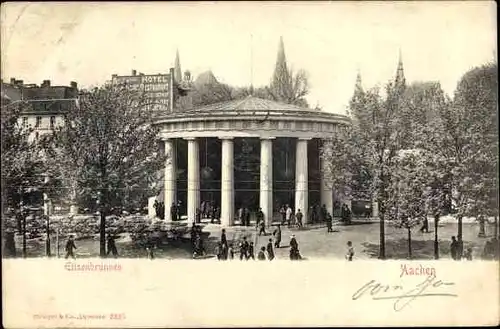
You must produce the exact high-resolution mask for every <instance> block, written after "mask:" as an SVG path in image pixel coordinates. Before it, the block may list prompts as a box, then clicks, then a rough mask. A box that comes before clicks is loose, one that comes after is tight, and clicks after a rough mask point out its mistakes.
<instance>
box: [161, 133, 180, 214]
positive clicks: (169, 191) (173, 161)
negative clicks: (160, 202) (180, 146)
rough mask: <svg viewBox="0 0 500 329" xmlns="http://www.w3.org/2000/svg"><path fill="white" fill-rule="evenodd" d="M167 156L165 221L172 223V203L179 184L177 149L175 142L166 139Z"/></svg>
mask: <svg viewBox="0 0 500 329" xmlns="http://www.w3.org/2000/svg"><path fill="white" fill-rule="evenodd" d="M165 154H166V155H167V159H166V160H165V177H164V180H165V183H164V184H165V186H164V190H165V199H164V202H165V220H166V221H168V222H171V221H172V217H171V216H170V207H171V206H172V203H174V202H175V199H176V196H175V193H176V187H177V186H176V185H177V184H176V183H177V152H176V149H175V140H173V139H166V140H165Z"/></svg>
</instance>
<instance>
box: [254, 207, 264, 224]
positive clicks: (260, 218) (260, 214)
mask: <svg viewBox="0 0 500 329" xmlns="http://www.w3.org/2000/svg"><path fill="white" fill-rule="evenodd" d="M256 217H257V222H256V223H255V225H256V226H257V227H259V224H260V222H261V221H262V222H263V221H264V212H263V211H262V208H259V210H257V214H256Z"/></svg>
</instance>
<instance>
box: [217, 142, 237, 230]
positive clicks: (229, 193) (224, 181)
mask: <svg viewBox="0 0 500 329" xmlns="http://www.w3.org/2000/svg"><path fill="white" fill-rule="evenodd" d="M220 139H222V163H221V164H222V165H221V168H222V175H221V212H220V216H221V224H222V226H232V225H234V166H233V157H234V154H233V153H234V146H233V138H232V137H221V138H220Z"/></svg>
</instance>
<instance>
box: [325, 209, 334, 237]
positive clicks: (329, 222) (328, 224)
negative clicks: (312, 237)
mask: <svg viewBox="0 0 500 329" xmlns="http://www.w3.org/2000/svg"><path fill="white" fill-rule="evenodd" d="M325 218H326V227H327V231H326V232H327V233H330V232H333V218H332V215H330V213H328V212H327V213H326V217H325Z"/></svg>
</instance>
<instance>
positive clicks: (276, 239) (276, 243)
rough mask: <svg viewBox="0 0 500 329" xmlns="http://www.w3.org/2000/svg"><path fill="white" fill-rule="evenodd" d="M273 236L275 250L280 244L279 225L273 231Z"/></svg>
mask: <svg viewBox="0 0 500 329" xmlns="http://www.w3.org/2000/svg"><path fill="white" fill-rule="evenodd" d="M273 235H274V246H275V247H276V248H279V247H280V243H281V226H280V224H278V226H277V227H276V229H275V230H274V232H273Z"/></svg>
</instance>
